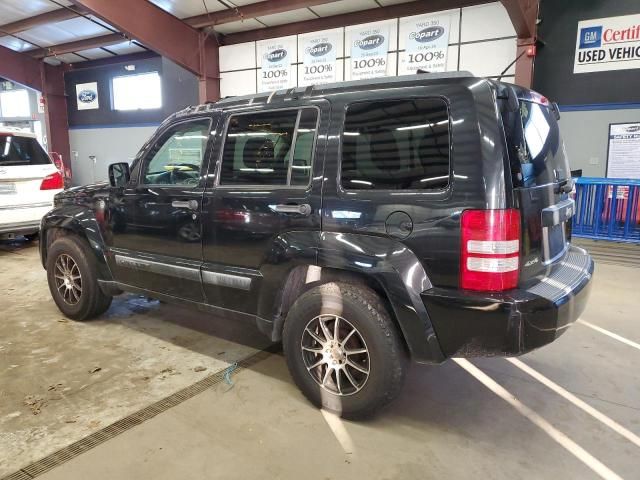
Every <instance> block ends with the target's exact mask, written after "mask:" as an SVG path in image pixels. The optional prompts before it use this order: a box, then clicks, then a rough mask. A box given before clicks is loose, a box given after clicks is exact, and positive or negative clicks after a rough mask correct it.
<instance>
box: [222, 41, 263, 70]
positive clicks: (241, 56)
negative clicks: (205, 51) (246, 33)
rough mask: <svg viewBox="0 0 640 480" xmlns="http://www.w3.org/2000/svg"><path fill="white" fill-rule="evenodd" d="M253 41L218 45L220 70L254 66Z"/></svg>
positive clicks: (254, 46) (254, 52)
mask: <svg viewBox="0 0 640 480" xmlns="http://www.w3.org/2000/svg"><path fill="white" fill-rule="evenodd" d="M255 48H256V45H255V42H246V43H238V44H236V45H227V46H223V47H220V71H222V72H226V71H229V70H242V69H244V68H256V51H255Z"/></svg>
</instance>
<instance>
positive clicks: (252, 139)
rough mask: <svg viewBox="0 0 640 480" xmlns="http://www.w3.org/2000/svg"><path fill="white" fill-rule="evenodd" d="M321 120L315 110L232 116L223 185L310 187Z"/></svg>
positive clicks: (222, 175)
mask: <svg viewBox="0 0 640 480" xmlns="http://www.w3.org/2000/svg"><path fill="white" fill-rule="evenodd" d="M317 121H318V113H317V110H316V109H313V108H306V109H302V110H279V111H272V112H262V113H250V114H242V115H234V116H232V117H231V118H230V120H229V127H228V128H227V137H226V139H225V142H224V150H223V153H222V170H221V172H220V185H264V186H269V185H273V186H288V185H290V186H306V185H308V184H309V180H310V178H311V167H312V159H313V150H314V145H315V138H316V125H317Z"/></svg>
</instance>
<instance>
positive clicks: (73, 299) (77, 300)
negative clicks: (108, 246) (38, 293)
mask: <svg viewBox="0 0 640 480" xmlns="http://www.w3.org/2000/svg"><path fill="white" fill-rule="evenodd" d="M47 281H48V283H49V291H50V292H51V296H52V297H53V301H54V302H55V303H56V305H57V306H58V308H59V309H60V311H61V312H62V313H63V314H64V315H65V316H66V317H69V318H71V319H73V320H80V321H82V320H89V319H92V318H95V317H97V316H99V315H101V314H102V313H104V312H106V311H107V309H108V308H109V305H111V300H112V298H113V297H111V296H109V295H105V293H104V292H103V291H102V290H101V289H100V286H99V285H98V268H97V261H96V258H95V256H94V254H93V253H92V252H91V250H90V249H89V245H87V242H85V241H84V240H82V239H81V238H79V237H76V236H74V235H68V236H65V237H62V238H59V239H57V240H56V241H54V242H53V243H52V244H51V247H50V248H49V251H48V253H47Z"/></svg>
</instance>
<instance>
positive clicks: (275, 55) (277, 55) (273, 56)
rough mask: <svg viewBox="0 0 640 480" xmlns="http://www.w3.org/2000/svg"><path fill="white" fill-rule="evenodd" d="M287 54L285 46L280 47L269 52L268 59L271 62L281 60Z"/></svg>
mask: <svg viewBox="0 0 640 480" xmlns="http://www.w3.org/2000/svg"><path fill="white" fill-rule="evenodd" d="M286 56H287V51H286V50H285V49H284V48H278V49H277V50H272V51H271V52H269V53H267V60H269V61H270V62H279V61H280V60H282V59H283V58H284V57H286Z"/></svg>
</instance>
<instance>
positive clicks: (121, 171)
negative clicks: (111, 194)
mask: <svg viewBox="0 0 640 480" xmlns="http://www.w3.org/2000/svg"><path fill="white" fill-rule="evenodd" d="M130 178H131V172H130V171H129V164H128V163H127V162H119V163H112V164H111V165H109V183H110V184H111V186H112V187H124V186H126V185H127V183H129V179H130Z"/></svg>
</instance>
